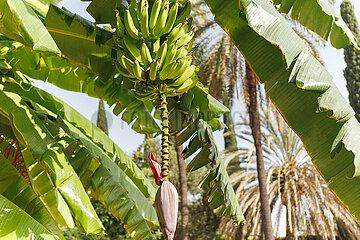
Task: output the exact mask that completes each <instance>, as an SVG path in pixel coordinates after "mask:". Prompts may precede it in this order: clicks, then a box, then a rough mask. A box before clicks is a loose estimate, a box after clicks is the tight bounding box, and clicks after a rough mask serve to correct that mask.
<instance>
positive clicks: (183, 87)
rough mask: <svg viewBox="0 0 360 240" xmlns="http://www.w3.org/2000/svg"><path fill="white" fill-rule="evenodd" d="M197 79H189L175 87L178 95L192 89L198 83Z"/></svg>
mask: <svg viewBox="0 0 360 240" xmlns="http://www.w3.org/2000/svg"><path fill="white" fill-rule="evenodd" d="M197 81H198V80H197V78H188V79H187V80H186V81H185V82H184V83H183V84H181V85H180V86H178V87H175V90H176V93H177V94H181V93H184V92H186V91H187V90H189V89H190V88H192V87H193V86H195V85H196V83H197Z"/></svg>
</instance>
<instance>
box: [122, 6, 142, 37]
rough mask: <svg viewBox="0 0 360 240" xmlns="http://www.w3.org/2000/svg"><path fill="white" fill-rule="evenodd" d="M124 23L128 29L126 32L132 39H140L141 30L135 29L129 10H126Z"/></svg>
mask: <svg viewBox="0 0 360 240" xmlns="http://www.w3.org/2000/svg"><path fill="white" fill-rule="evenodd" d="M124 23H125V27H126V32H127V33H129V35H130V36H131V37H132V38H134V39H136V40H138V39H140V34H139V30H138V29H137V28H136V27H135V25H134V22H133V19H132V17H131V14H130V11H129V10H125V14H124Z"/></svg>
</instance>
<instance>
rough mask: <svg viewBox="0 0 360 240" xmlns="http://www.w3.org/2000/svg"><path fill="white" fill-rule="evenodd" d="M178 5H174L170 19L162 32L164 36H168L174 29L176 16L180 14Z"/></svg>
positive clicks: (170, 12)
mask: <svg viewBox="0 0 360 240" xmlns="http://www.w3.org/2000/svg"><path fill="white" fill-rule="evenodd" d="M178 9H179V6H178V3H177V2H176V3H174V4H173V5H172V7H171V9H170V11H169V17H168V19H167V21H166V24H165V27H164V29H163V30H162V34H168V33H169V32H170V30H171V29H172V27H173V26H174V23H175V20H176V15H177V13H178Z"/></svg>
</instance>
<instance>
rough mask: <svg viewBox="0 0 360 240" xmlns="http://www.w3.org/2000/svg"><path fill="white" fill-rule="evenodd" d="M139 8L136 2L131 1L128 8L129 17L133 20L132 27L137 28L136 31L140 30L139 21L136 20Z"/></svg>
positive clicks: (134, 0)
mask: <svg viewBox="0 0 360 240" xmlns="http://www.w3.org/2000/svg"><path fill="white" fill-rule="evenodd" d="M138 8H139V6H138V4H137V3H136V0H132V1H131V3H130V7H129V11H130V15H131V18H132V20H133V23H134V26H135V27H136V28H137V30H139V31H140V30H141V28H140V23H139V19H138V14H137V13H138V11H139V9H138Z"/></svg>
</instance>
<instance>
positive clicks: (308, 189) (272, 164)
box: [219, 108, 360, 239]
mask: <svg viewBox="0 0 360 240" xmlns="http://www.w3.org/2000/svg"><path fill="white" fill-rule="evenodd" d="M260 113H261V116H260V118H261V130H262V138H261V141H262V145H263V150H264V151H263V152H264V161H265V167H266V173H267V188H268V190H269V196H270V206H271V211H272V217H273V218H275V219H276V220H275V225H274V226H275V229H276V231H275V232H276V235H277V236H279V231H280V230H281V226H284V225H285V226H286V239H297V238H298V237H299V236H301V235H308V236H309V235H312V236H321V239H336V238H338V239H358V236H359V234H360V225H359V224H358V222H357V221H356V220H355V219H354V218H353V217H352V215H351V214H350V213H349V211H348V210H347V209H346V208H345V207H344V206H343V205H342V203H341V202H340V201H339V200H338V199H337V198H336V196H335V195H334V194H333V193H332V192H331V191H330V189H329V187H328V186H327V185H326V183H325V181H324V180H323V178H322V177H321V176H320V175H319V173H318V172H317V170H316V169H315V168H314V166H313V165H312V164H311V160H310V157H309V156H308V154H307V152H306V150H305V148H304V146H303V144H302V142H301V140H300V138H299V137H298V136H297V135H296V134H295V133H294V132H293V130H292V129H291V128H290V127H288V125H287V124H286V123H285V122H284V120H283V119H282V118H281V117H280V116H279V114H278V113H276V112H274V111H272V112H271V115H270V118H269V115H268V114H267V111H266V110H265V109H264V108H262V111H261V112H260ZM240 125H241V131H240V133H239V135H238V136H239V137H241V138H242V139H243V140H244V143H243V144H244V145H247V146H248V147H247V148H242V149H241V151H240V152H239V155H240V159H241V160H240V162H237V164H238V166H239V167H238V168H237V169H234V164H232V165H231V166H232V168H231V169H229V171H231V173H230V179H231V183H232V184H233V186H235V188H236V195H237V197H238V200H239V203H240V206H241V207H242V209H243V211H244V212H245V217H246V219H247V220H246V223H245V225H243V226H237V227H235V226H234V225H232V224H231V223H229V222H228V221H224V220H222V221H221V224H220V228H219V229H222V230H223V232H224V234H225V235H226V236H232V237H234V238H235V239H250V238H259V237H260V236H261V229H260V218H261V216H260V213H259V207H260V201H259V191H258V180H257V172H256V165H255V161H256V159H255V158H256V156H255V154H254V147H253V140H252V138H251V132H250V130H249V123H248V122H247V121H246V120H245V118H244V119H243V122H242V123H241V124H240ZM231 159H233V158H227V163H229V162H230V161H231ZM282 230H284V229H282Z"/></svg>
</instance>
